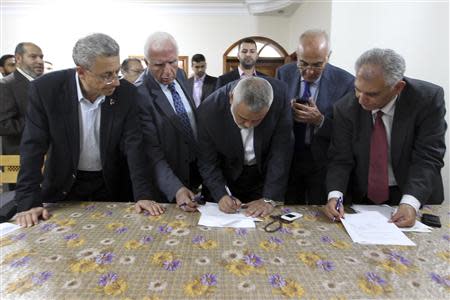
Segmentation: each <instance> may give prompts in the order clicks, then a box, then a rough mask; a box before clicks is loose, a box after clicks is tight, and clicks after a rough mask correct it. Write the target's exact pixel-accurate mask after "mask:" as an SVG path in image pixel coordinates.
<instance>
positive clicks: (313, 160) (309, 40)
mask: <svg viewBox="0 0 450 300" xmlns="http://www.w3.org/2000/svg"><path fill="white" fill-rule="evenodd" d="M330 54H331V50H330V42H329V39H328V35H327V33H326V32H325V31H323V30H308V31H306V32H304V33H303V34H302V35H301V36H300V38H299V45H298V49H297V62H296V63H290V64H287V65H284V66H282V67H281V68H279V70H278V72H277V78H278V79H280V80H282V81H284V82H286V83H287V85H288V96H289V98H290V99H291V106H292V113H293V115H294V121H295V122H294V134H295V146H294V157H293V160H292V164H291V172H290V178H289V184H288V189H287V195H286V203H287V204H325V203H326V201H327V194H326V189H325V184H324V183H325V176H326V167H327V151H328V147H329V143H330V136H331V124H332V122H331V120H332V117H333V105H334V103H335V102H336V101H337V100H338V99H340V98H341V97H342V96H344V95H345V94H347V92H349V91H352V90H353V76H352V75H351V74H350V73H348V72H346V71H344V70H342V69H340V68H337V67H335V66H333V65H331V64H329V63H328V59H329V57H330Z"/></svg>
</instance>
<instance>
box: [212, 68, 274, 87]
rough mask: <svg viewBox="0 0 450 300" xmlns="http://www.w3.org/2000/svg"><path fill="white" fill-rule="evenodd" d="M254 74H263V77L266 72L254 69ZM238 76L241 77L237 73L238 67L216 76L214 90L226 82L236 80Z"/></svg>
mask: <svg viewBox="0 0 450 300" xmlns="http://www.w3.org/2000/svg"><path fill="white" fill-rule="evenodd" d="M256 76H264V77H265V76H266V74H264V73H261V72H258V71H256ZM240 78H241V76H240V75H239V69H238V68H236V69H234V70H233V71H230V72H228V73H225V74H223V75H220V76H219V77H218V78H217V83H216V90H217V89H218V88H220V87H222V86H224V85H226V84H228V83H230V82H233V81H235V80H238V79H240Z"/></svg>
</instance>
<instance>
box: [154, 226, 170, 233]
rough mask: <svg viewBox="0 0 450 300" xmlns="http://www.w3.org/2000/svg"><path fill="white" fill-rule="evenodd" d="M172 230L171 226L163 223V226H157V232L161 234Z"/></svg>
mask: <svg viewBox="0 0 450 300" xmlns="http://www.w3.org/2000/svg"><path fill="white" fill-rule="evenodd" d="M172 230H173V228H172V227H170V226H167V225H163V226H159V227H158V232H159V233H161V234H168V233H171V232H172Z"/></svg>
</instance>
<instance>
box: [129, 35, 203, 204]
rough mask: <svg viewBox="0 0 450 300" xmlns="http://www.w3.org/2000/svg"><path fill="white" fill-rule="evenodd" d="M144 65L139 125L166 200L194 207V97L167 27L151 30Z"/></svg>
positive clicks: (197, 180) (198, 181)
mask: <svg viewBox="0 0 450 300" xmlns="http://www.w3.org/2000/svg"><path fill="white" fill-rule="evenodd" d="M144 54H145V59H146V62H147V70H146V71H145V73H144V74H143V76H141V77H140V78H139V83H137V86H138V91H139V96H140V97H139V105H140V108H141V122H142V130H143V131H144V139H145V144H146V146H147V152H148V156H149V158H150V159H152V161H154V163H155V168H154V171H155V174H154V177H155V179H156V181H157V185H158V187H159V189H160V191H161V193H160V199H161V200H162V201H164V202H176V203H177V204H178V206H179V207H180V208H181V209H183V210H185V211H195V210H196V205H197V204H196V203H195V202H194V192H195V191H196V190H197V189H198V187H199V185H200V184H201V178H200V175H199V172H198V168H197V153H198V152H197V141H196V140H197V120H196V111H195V104H194V101H193V100H192V99H191V98H190V96H189V93H188V92H187V90H186V87H185V85H184V78H181V76H180V75H181V74H182V73H180V72H178V45H177V42H176V41H175V39H174V38H173V36H172V35H170V34H169V33H166V32H155V33H153V34H151V35H150V36H149V37H148V39H147V41H146V43H145V47H144Z"/></svg>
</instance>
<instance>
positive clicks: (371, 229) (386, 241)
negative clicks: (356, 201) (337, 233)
mask: <svg viewBox="0 0 450 300" xmlns="http://www.w3.org/2000/svg"><path fill="white" fill-rule="evenodd" d="M341 221H342V224H343V225H344V227H345V229H346V230H347V232H348V234H349V235H350V237H351V238H352V240H353V242H355V243H359V244H369V245H401V246H415V245H416V244H414V242H413V241H411V240H410V239H409V238H408V237H407V236H406V235H405V234H404V233H403V232H401V231H400V229H399V228H398V227H397V226H395V225H394V224H393V223H389V222H388V221H389V219H388V218H386V217H385V216H383V215H382V214H381V213H379V212H377V211H364V212H361V213H358V214H346V215H345V219H341Z"/></svg>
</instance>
